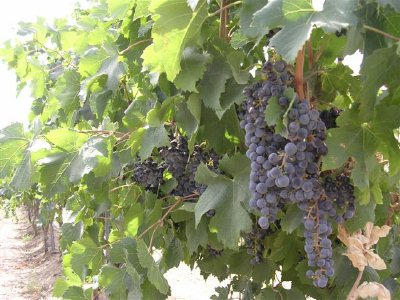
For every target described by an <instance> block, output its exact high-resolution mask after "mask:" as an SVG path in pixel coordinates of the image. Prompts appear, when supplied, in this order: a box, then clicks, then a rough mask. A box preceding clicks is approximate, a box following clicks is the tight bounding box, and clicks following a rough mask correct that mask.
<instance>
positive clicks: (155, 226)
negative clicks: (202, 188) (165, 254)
mask: <svg viewBox="0 0 400 300" xmlns="http://www.w3.org/2000/svg"><path fill="white" fill-rule="evenodd" d="M196 197H197V195H196ZM191 199H194V196H193V195H188V196H185V197H180V198H179V199H178V201H176V202H175V203H174V204H173V205H171V207H170V208H169V209H168V210H167V211H166V212H165V214H164V215H163V216H162V217H161V219H159V220H158V221H156V222H154V223H153V224H152V225H151V226H150V227H148V228H147V229H146V230H145V231H143V232H142V233H141V234H140V235H139V236H138V237H137V238H138V239H141V238H142V237H143V236H144V235H145V234H146V233H147V232H149V231H150V230H151V229H152V228H154V231H156V229H157V228H158V227H159V226H161V225H162V223H163V222H164V221H165V219H166V218H167V217H168V215H169V214H170V213H171V212H172V211H173V210H174V208H175V207H177V206H178V205H179V204H181V203H182V202H184V201H187V200H191ZM153 235H154V232H153V234H152V236H153ZM151 242H152V240H151V241H150V245H149V249H151Z"/></svg>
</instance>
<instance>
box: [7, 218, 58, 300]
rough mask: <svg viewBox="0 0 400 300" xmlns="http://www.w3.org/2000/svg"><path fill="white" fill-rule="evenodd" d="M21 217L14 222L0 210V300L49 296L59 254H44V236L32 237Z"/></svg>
mask: <svg viewBox="0 0 400 300" xmlns="http://www.w3.org/2000/svg"><path fill="white" fill-rule="evenodd" d="M23 220H24V218H23V217H22V216H21V218H20V220H19V222H18V223H15V222H13V221H12V220H11V219H6V218H4V215H3V214H2V213H1V212H0V300H22V299H24V300H25V299H29V300H40V299H51V291H52V286H53V283H54V281H55V279H56V278H57V277H58V276H59V275H60V274H61V258H60V254H59V253H47V254H45V253H44V250H43V236H42V235H41V234H40V235H38V236H36V237H35V236H34V234H33V230H32V228H31V227H29V225H28V224H27V223H25V222H24V221H23Z"/></svg>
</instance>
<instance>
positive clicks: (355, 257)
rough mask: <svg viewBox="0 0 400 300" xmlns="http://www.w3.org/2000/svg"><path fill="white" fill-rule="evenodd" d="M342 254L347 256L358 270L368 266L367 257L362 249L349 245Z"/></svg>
mask: <svg viewBox="0 0 400 300" xmlns="http://www.w3.org/2000/svg"><path fill="white" fill-rule="evenodd" d="M343 255H345V256H347V257H348V258H349V259H350V261H351V263H352V264H353V266H354V267H355V268H357V269H358V270H360V271H363V270H364V269H365V267H366V266H368V260H367V258H366V257H365V256H364V253H363V251H362V250H360V249H358V248H355V247H350V248H348V249H347V252H346V253H343Z"/></svg>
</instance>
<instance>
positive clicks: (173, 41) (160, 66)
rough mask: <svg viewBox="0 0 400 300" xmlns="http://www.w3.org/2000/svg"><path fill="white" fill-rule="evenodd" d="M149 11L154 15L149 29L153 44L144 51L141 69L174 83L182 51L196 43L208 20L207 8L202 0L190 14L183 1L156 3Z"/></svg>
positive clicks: (168, 0) (157, 0)
mask: <svg viewBox="0 0 400 300" xmlns="http://www.w3.org/2000/svg"><path fill="white" fill-rule="evenodd" d="M149 9H150V11H151V12H153V13H154V14H157V15H158V17H157V18H155V23H154V25H153V29H152V38H153V44H152V45H150V46H149V47H147V48H146V49H145V51H144V52H143V55H142V58H143V60H144V65H147V66H150V68H151V70H152V71H155V72H159V73H162V72H165V73H166V74H167V78H168V80H170V81H173V80H174V79H175V77H176V76H177V75H178V73H179V71H180V62H181V57H182V52H183V49H184V48H185V46H186V44H187V43H188V42H189V41H190V40H192V39H193V40H195V39H197V37H198V35H199V33H200V30H199V29H200V28H201V26H202V24H203V22H204V21H205V19H206V18H207V16H208V15H207V4H206V1H205V0H201V2H199V4H198V5H197V8H196V10H195V11H192V10H191V8H190V7H189V6H188V4H187V2H186V0H172V1H171V0H155V1H152V2H151V4H150V8H149Z"/></svg>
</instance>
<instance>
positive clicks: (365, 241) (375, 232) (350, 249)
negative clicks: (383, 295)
mask: <svg viewBox="0 0 400 300" xmlns="http://www.w3.org/2000/svg"><path fill="white" fill-rule="evenodd" d="M389 231H390V227H389V226H387V225H384V226H382V227H379V226H374V224H373V223H371V222H368V223H367V224H366V225H365V227H364V233H363V232H362V231H361V230H357V231H356V232H354V233H353V234H351V235H349V234H348V232H347V231H346V228H345V227H344V226H342V225H339V227H338V238H339V239H340V240H341V241H342V242H343V243H344V244H345V245H346V246H347V251H346V253H344V254H343V255H346V256H347V257H348V258H349V259H350V261H351V262H352V264H353V266H354V267H355V268H357V269H358V270H360V271H363V270H364V268H365V267H366V266H370V267H372V268H374V269H376V270H384V269H386V264H385V262H384V261H383V259H382V258H380V257H379V255H378V254H376V253H374V252H373V249H371V247H372V246H373V245H375V244H376V243H377V242H378V241H379V238H381V237H384V236H387V235H388V234H389Z"/></svg>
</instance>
